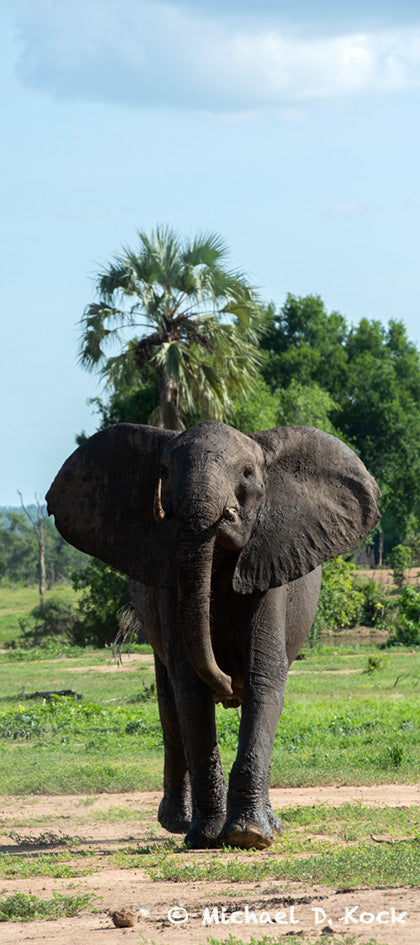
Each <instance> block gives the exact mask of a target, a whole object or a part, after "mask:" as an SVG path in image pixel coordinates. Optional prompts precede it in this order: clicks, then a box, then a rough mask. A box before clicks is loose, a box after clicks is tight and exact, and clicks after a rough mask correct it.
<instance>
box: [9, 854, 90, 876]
mask: <svg viewBox="0 0 420 945" xmlns="http://www.w3.org/2000/svg"><path fill="white" fill-rule="evenodd" d="M72 856H73V857H74V856H75V854H74V853H73V854H72ZM68 860H69V853H44V854H41V855H40V854H38V853H37V854H31V855H29V856H16V854H15V853H0V876H1V877H2V878H3V879H15V878H16V877H19V878H21V879H24V878H26V877H28V876H54V877H55V878H60V879H63V878H65V879H71V878H73V877H75V876H88V875H90V873H91V872H92V870H91V869H87V868H85V867H80V868H78V867H75V866H74V865H71V866H70V865H69V862H68Z"/></svg>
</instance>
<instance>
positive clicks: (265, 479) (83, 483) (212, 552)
mask: <svg viewBox="0 0 420 945" xmlns="http://www.w3.org/2000/svg"><path fill="white" fill-rule="evenodd" d="M378 497H379V490H378V488H377V486H376V483H375V481H374V480H373V479H372V477H371V476H370V475H369V473H368V472H367V470H366V469H365V467H364V466H363V464H362V463H361V462H360V460H359V459H358V458H357V457H356V455H355V454H354V453H353V452H352V451H351V450H349V449H348V448H347V447H345V446H344V445H343V444H342V443H341V442H340V441H339V440H337V439H335V438H334V437H331V436H328V435H327V434H325V433H321V432H320V431H319V430H315V429H314V428H310V427H289V428H287V427H286V428H279V429H278V430H269V431H265V432H262V433H257V434H253V436H245V435H244V434H242V433H239V432H238V431H237V430H234V429H233V428H231V427H228V426H226V425H225V424H222V423H218V422H213V421H209V422H204V423H199V424H197V425H196V426H195V427H192V428H190V429H189V430H187V431H185V432H183V433H181V434H175V433H173V432H171V431H166V430H157V429H155V428H153V427H147V426H136V425H134V424H117V425H116V426H114V427H109V428H108V429H106V430H104V431H101V432H100V433H98V434H96V435H95V436H93V437H91V439H90V440H88V441H87V442H86V443H85V444H84V445H83V446H82V447H80V448H79V449H78V450H76V452H75V453H73V454H72V456H71V457H70V458H69V459H68V460H67V462H66V463H65V464H64V466H63V467H62V469H61V470H60V472H59V473H58V475H57V477H56V479H55V480H54V483H53V484H52V486H51V488H50V490H49V492H48V494H47V501H48V511H49V513H50V514H51V513H53V514H54V515H55V522H56V525H57V528H58V529H59V531H60V532H61V534H62V535H63V536H64V538H66V539H67V540H68V541H70V542H71V543H72V544H74V545H76V547H78V548H80V549H82V550H83V551H86V552H87V553H90V554H93V555H95V556H96V557H98V558H101V559H102V560H104V561H106V562H108V563H110V564H112V565H113V566H114V567H116V568H118V569H119V570H121V571H123V572H125V573H126V574H128V575H129V578H130V581H129V583H130V591H131V596H132V600H133V604H134V607H135V609H136V611H137V613H138V615H139V617H140V620H141V623H142V628H143V630H144V634H145V636H146V638H147V639H148V640H149V641H150V643H151V644H152V646H153V649H154V652H155V665H156V680H157V692H158V700H159V711H160V717H161V722H162V729H163V738H164V745H165V768H164V796H163V799H162V801H161V804H160V807H159V820H160V823H161V824H162V825H163V826H164V827H166V828H167V829H168V830H170V831H173V832H186V834H187V836H186V839H187V842H188V843H189V844H190V845H191V846H192V847H198V848H201V847H211V846H215V845H219V844H221V843H226V844H229V845H231V846H238V847H245V848H246V847H259V848H263V847H266V846H268V845H269V844H270V843H271V842H272V840H273V833H274V832H275V831H278V830H280V829H281V824H280V822H279V820H278V819H277V817H276V816H275V815H274V813H273V811H272V810H271V806H270V801H269V796H268V786H269V774H270V757H271V751H272V746H273V740H274V735H275V731H276V726H277V723H278V720H279V716H280V712H281V709H282V705H283V699H284V690H285V685H286V679H287V672H288V668H289V666H290V664H291V662H292V661H293V660H294V659H295V657H296V655H297V654H298V652H299V650H300V648H301V646H302V643H303V641H304V640H305V637H306V636H307V634H308V633H309V630H310V628H311V626H312V622H313V619H314V617H315V612H316V607H317V602H318V596H319V590H320V583H321V569H320V567H319V566H320V564H321V562H322V561H324V560H327V559H328V558H331V557H334V556H335V555H337V554H341V553H343V552H345V551H350V550H352V549H354V548H356V547H358V545H359V544H360V543H361V541H362V539H363V538H364V537H365V535H367V534H368V533H369V532H370V531H371V530H372V528H373V526H374V525H375V524H376V521H377V519H378V511H377V505H376V501H377V499H378ZM217 701H220V702H222V703H223V704H224V705H225V706H226V707H229V706H232V707H234V706H238V705H239V704H241V705H242V714H241V723H240V729H239V744H238V753H237V757H236V761H235V763H234V765H233V768H232V771H231V774H230V779H229V789H227V787H226V783H225V779H224V776H223V773H222V769H221V765H220V757H219V748H218V743H217V732H216V724H215V702H217Z"/></svg>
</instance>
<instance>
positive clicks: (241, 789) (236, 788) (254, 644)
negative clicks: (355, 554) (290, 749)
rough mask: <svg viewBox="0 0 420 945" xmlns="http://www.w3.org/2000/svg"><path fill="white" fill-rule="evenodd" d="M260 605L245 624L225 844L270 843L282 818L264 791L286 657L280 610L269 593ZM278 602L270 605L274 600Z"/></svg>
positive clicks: (280, 706) (261, 847)
mask: <svg viewBox="0 0 420 945" xmlns="http://www.w3.org/2000/svg"><path fill="white" fill-rule="evenodd" d="M269 603H270V602H269V601H268V602H266V605H265V606H264V609H262V608H260V610H259V613H257V615H256V616H255V619H254V622H253V626H251V629H250V648H249V657H248V666H247V668H246V673H245V686H244V701H243V705H242V716H241V724H240V728H239V745H238V753H237V757H236V761H235V763H234V765H233V768H232V771H231V775H230V781H229V792H228V803H227V814H226V822H225V824H224V826H223V829H222V831H221V835H220V840H221V841H222V842H223V843H224V844H226V845H229V846H235V847H242V848H245V849H248V848H250V847H256V848H257V849H263V848H264V847H267V846H270V844H271V843H272V842H273V839H274V835H273V834H274V832H280V831H281V822H280V821H279V820H278V818H277V817H276V816H275V815H274V813H273V811H272V809H271V804H270V800H269V795H268V787H269V778H270V761H271V752H272V748H273V742H274V736H275V734H276V727H277V723H278V720H279V717H280V713H281V710H282V707H283V701H284V692H285V687H286V680H287V671H288V660H287V656H286V647H285V633H284V611H283V610H282V609H280V607H279V606H278V605H279V604H281V603H282V601H281V598H280V600H279V601H277V600H276V598H274V600H272V601H271V606H270V607H269V606H268V604H269ZM275 604H276V605H277V606H273V605H275Z"/></svg>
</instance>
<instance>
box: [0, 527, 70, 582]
mask: <svg viewBox="0 0 420 945" xmlns="http://www.w3.org/2000/svg"><path fill="white" fill-rule="evenodd" d="M43 528H44V537H45V558H46V567H47V578H48V581H49V584H50V585H51V584H54V583H55V582H56V581H60V580H68V579H69V575H70V569H71V568H73V567H79V568H80V567H82V566H83V564H84V562H85V561H87V556H86V555H84V554H82V552H81V551H78V550H77V549H76V548H72V546H71V545H69V544H67V542H66V541H64V538H62V537H61V535H60V534H59V533H58V531H57V529H56V528H55V526H54V524H53V521H52V519H48V518H45V519H44V520H43ZM0 561H1V563H2V568H1V574H0V577H1V578H2V580H3V581H4V582H18V581H19V582H20V581H22V582H25V583H35V582H37V581H38V578H39V573H38V572H39V565H38V561H39V556H38V546H37V540H36V535H35V532H34V529H33V528H32V526H31V525H30V523H29V522H28V519H27V517H26V515H24V514H23V513H22V512H17V511H15V510H13V509H7V510H3V512H2V515H1V518H0Z"/></svg>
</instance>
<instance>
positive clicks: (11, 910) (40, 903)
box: [0, 892, 100, 922]
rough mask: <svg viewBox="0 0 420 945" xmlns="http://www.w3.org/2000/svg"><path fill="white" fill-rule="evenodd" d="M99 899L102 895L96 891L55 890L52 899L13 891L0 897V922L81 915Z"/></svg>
mask: <svg viewBox="0 0 420 945" xmlns="http://www.w3.org/2000/svg"><path fill="white" fill-rule="evenodd" d="M99 901H100V897H99V896H96V895H95V894H94V893H78V894H76V895H74V896H67V895H65V894H62V893H58V892H55V893H53V898H52V899H40V898H39V897H38V896H35V895H33V894H32V893H31V894H29V895H27V894H26V893H20V892H17V893H12V894H11V895H10V896H7V895H3V896H1V897H0V922H7V921H8V922H30V921H33V920H35V919H60V918H61V917H62V916H73V915H79V914H80V913H81V912H86V911H87V910H88V909H91V908H92V906H97V904H98V902H99Z"/></svg>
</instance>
